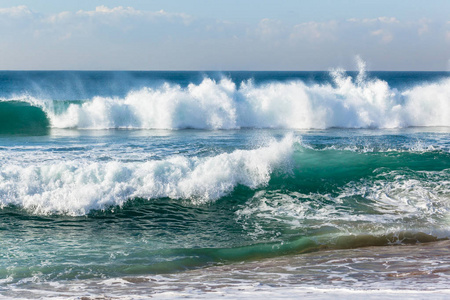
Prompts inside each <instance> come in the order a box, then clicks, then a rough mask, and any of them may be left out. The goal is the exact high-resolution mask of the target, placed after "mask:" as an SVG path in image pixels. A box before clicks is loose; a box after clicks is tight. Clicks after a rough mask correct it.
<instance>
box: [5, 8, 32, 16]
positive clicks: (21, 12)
mask: <svg viewBox="0 0 450 300" xmlns="http://www.w3.org/2000/svg"><path fill="white" fill-rule="evenodd" d="M0 14H1V15H9V16H11V17H23V16H28V15H31V14H32V13H31V10H29V9H28V7H26V6H25V5H20V6H14V7H7V8H0Z"/></svg>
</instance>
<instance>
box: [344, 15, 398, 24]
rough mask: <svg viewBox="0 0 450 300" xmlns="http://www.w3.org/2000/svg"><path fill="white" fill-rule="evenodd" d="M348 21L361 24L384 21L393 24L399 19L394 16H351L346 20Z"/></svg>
mask: <svg viewBox="0 0 450 300" xmlns="http://www.w3.org/2000/svg"><path fill="white" fill-rule="evenodd" d="M347 21H348V22H353V23H363V24H373V23H384V24H395V23H400V21H399V20H397V19H396V18H394V17H378V18H372V19H368V18H366V19H358V18H351V19H348V20H347Z"/></svg>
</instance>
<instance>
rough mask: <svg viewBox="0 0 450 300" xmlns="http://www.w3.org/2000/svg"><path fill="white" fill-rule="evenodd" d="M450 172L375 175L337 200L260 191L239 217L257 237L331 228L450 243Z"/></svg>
mask: <svg viewBox="0 0 450 300" xmlns="http://www.w3.org/2000/svg"><path fill="white" fill-rule="evenodd" d="M449 172H450V170H448V169H447V170H443V171H436V172H435V171H433V172H428V171H427V172H424V171H419V172H412V171H401V170H399V171H389V172H384V171H377V173H378V174H377V175H376V176H375V177H373V178H364V179H361V180H360V181H357V182H354V181H352V182H349V183H348V184H346V185H344V186H343V187H341V188H340V189H339V192H338V193H337V194H336V195H332V194H329V193H327V194H321V193H309V194H305V193H300V192H290V193H286V192H283V191H277V190H275V191H260V192H257V193H256V194H255V196H254V197H253V198H252V199H250V200H249V201H248V202H247V203H246V204H245V206H243V207H242V208H241V209H239V210H238V211H236V215H237V218H238V220H240V221H241V222H243V224H244V226H246V228H247V229H248V230H249V231H250V230H253V231H252V234H253V235H254V236H255V238H257V237H260V236H262V235H264V234H266V232H264V230H262V228H271V227H273V225H272V226H270V225H269V224H275V223H277V224H279V223H282V224H286V225H287V226H288V228H290V229H295V230H304V231H307V230H310V229H314V228H316V229H320V228H322V227H332V228H335V229H336V230H339V231H340V232H341V233H347V234H366V233H371V234H374V233H376V234H379V235H383V234H389V233H390V232H396V231H398V230H413V231H417V230H422V231H423V232H426V233H428V234H432V235H435V236H438V237H440V238H448V237H449V234H450V232H449V231H448V225H449V224H450V188H449V187H450V181H449V175H450V174H449ZM251 228H253V229H251Z"/></svg>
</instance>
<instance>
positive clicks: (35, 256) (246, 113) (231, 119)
mask: <svg viewBox="0 0 450 300" xmlns="http://www.w3.org/2000/svg"><path fill="white" fill-rule="evenodd" d="M0 219H1V223H0V240H1V247H0V295H3V296H5V297H25V298H27V297H37V296H39V295H41V296H42V297H62V298H64V297H68V296H72V295H78V296H80V297H81V296H83V295H86V294H83V291H86V290H89V293H88V294H87V295H94V296H95V295H99V294H102V291H103V289H104V288H105V287H104V285H101V284H100V282H103V283H105V282H106V283H108V282H109V281H108V280H118V278H119V279H121V278H125V279H127V280H128V281H126V282H125V283H123V282H122V281H123V280H122V281H120V280H119V281H117V282H119V283H120V284H121V286H123V285H124V284H125V285H126V284H134V285H136V284H141V285H140V287H141V288H143V289H144V288H145V285H146V284H147V285H148V284H150V283H151V282H152V281H155V280H156V281H157V280H160V278H162V277H158V276H169V277H170V276H181V277H183V276H184V277H186V278H191V277H192V278H193V279H192V280H193V282H194V283H199V282H202V281H203V280H206V279H205V278H204V277H203V276H206V274H209V275H208V276H212V275H211V274H212V273H211V272H216V273H214V274H215V275H214V276H216V277H214V276H213V277H214V278H216V279H215V280H216V281H213V282H217V280H218V279H217V278H218V277H219V274H222V275H221V276H222V277H220V278H221V279H220V280H222V281H223V280H224V278H225V277H227V276H228V275H229V276H230V278H231V277H232V275H231V273H232V272H231V271H230V270H228V271H224V270H225V269H220V268H226V267H227V266H239V267H236V268H240V272H241V273H239V274H242V272H245V270H246V268H250V267H252V268H253V267H254V265H253V264H255V261H257V262H259V261H265V262H266V264H267V259H269V261H280V262H281V261H283V259H284V258H285V257H290V258H292V257H297V261H296V262H294V261H290V262H286V261H283V264H285V266H286V267H289V264H292V266H294V265H295V266H296V268H300V267H299V266H298V260H302V259H304V258H303V257H308V259H309V260H310V261H315V260H318V261H320V260H319V257H320V256H321V255H324V254H322V253H330V252H329V251H335V252H332V253H340V254H339V255H338V254H333V255H338V256H339V257H338V258H336V257H333V259H335V261H340V260H345V259H350V257H352V255H354V252H348V251H350V250H352V249H356V250H358V249H359V250H358V251H363V250H361V249H365V248H362V247H368V246H378V247H379V248H373V249H386V247H385V246H390V248H389V247H388V248H389V249H399V248H398V247H400V249H405V251H406V250H408V251H410V252H409V253H414V252H415V251H417V252H418V251H419V250H420V249H422V248H420V249H419V248H418V247H419V246H418V245H422V243H425V242H438V243H442V241H443V240H445V239H448V238H449V237H450V76H449V73H448V72H364V71H360V72H344V71H342V70H334V71H331V72H223V73H218V72H25V71H23V72H0ZM439 241H441V242H439ZM411 244H413V245H416V246H417V247H416V248H414V247H413V248H411V247H412V246H405V245H411ZM392 245H397V246H396V247H394V246H392ZM439 245H442V244H439ZM445 245H447V244H444V246H441V248H438V250H439V251H441V252H442V251H444V252H445V249H447V250H448V245H447V246H445ZM401 247H403V248H401ZM408 247H409V248H408ZM442 247H443V248H442ZM344 249H350V250H344ZM371 249H372V248H371ZM442 249H444V250H442ZM327 251H328V252H327ZM336 251H337V252H336ZM339 251H341V252H339ZM345 251H347V252H345ZM372 251H373V252H374V254H373V257H372V258H371V259H372V260H373V261H374V260H375V259H376V258H378V257H379V255H378V254H377V251H378V250H372ZM379 251H380V253H381V251H386V250H379ZM392 251H394V250H392ZM395 251H397V250H395ZM436 251H437V250H436ZM439 251H437V252H439ZM441 252H439V253H441ZM352 253H353V254H352ZM358 253H361V252H358ZM427 253H428V254H424V255H425V258H424V259H425V260H426V259H428V261H429V265H430V266H429V267H430V269H427V270H425V271H424V270H422V271H423V272H425V273H424V274H425V275H426V274H438V275H439V274H440V275H439V276H438V275H436V276H437V277H429V278H428V277H427V279H426V280H425V282H426V283H427V287H434V288H435V289H439V288H442V286H443V285H442V284H441V283H442V281H445V280H448V277H449V275H450V274H449V271H448V270H449V268H447V269H445V268H444V266H447V265H449V264H450V263H449V262H448V259H447V260H445V259H443V258H442V256H440V258H436V257H438V256H439V255H437V254H436V253H435V252H433V250H429V251H428V252H427ZM426 255H428V258H427V257H426ZM447 256H448V255H447ZM386 257H387V256H386ZM411 257H414V255H412V254H411ZM322 258H323V257H322ZM366 258H367V257H366ZM369 260H370V259H369ZM411 260H412V261H414V259H413V258H411ZM399 261H402V259H401V258H398V259H397V263H398V262H399ZM414 262H415V264H413V266H408V268H412V270H414V268H416V269H417V270H419V271H421V269H420V267H418V265H420V264H423V261H422V262H421V260H416V261H414ZM305 263H306V262H305ZM383 263H385V262H383ZM433 263H434V264H433ZM263 265H264V263H262V262H261V263H260V266H263ZM338 265H339V266H341V265H340V264H338V263H336V264H333V263H331V264H329V265H326V266H322V267H319V266H316V269H315V270H316V271H317V269H321V270H322V271H323V272H324V273H327V272H334V273H335V274H338V273H339V272H340V273H339V274H340V276H341V277H342V278H344V277H345V276H347V275H348V274H350V273H351V272H350V271H349V269H347V270H346V271H342V270H341V269H339V268H338V267H337V266H338ZM381 265H382V263H381V262H380V264H379V265H377V266H378V267H375V266H373V265H372V266H370V265H367V264H364V265H363V267H361V270H360V272H359V275H358V276H359V277H358V276H356V277H355V278H356V279H355V278H353V280H356V281H358V280H359V282H364V280H368V281H370V280H369V279H367V278H369V277H370V276H372V275H370V274H375V273H376V274H378V273H377V272H387V271H386V270H387V268H385V269H383V268H382V267H380V266H381ZM436 265H437V266H438V267H439V268H440V269H439V268H438V271H439V272H437V271H436V268H437V267H436ZM433 266H434V267H433ZM403 267H404V268H406V266H404V265H402V268H403ZM214 268H216V269H214ZM266 268H267V269H266V270H270V272H272V273H273V274H275V273H276V272H281V271H280V270H277V271H276V272H275V271H274V270H273V266H266ZM377 268H381V269H379V270H378V269H377ZM400 269H401V268H400V267H398V268H397V269H395V266H393V267H392V268H391V269H390V270H392V272H394V273H395V274H402V273H401V272H400ZM211 270H216V271H211ZM255 270H256V269H255ZM408 270H409V269H408ZM422 271H421V272H422ZM435 271H436V272H435ZM192 272H197V273H192ZM208 272H209V273H208ZM255 272H256V271H255ZM270 272H269V273H270ZM283 272H287V271H286V270H284V271H283ZM283 272H281V273H283ZM399 272H400V273H399ZM411 272H412V271H411ZM411 272H410V273H411ZM426 272H428V273H426ZM433 272H434V273H433ZM394 273H392V274H394ZM192 274H196V275H195V276H194V275H192ZM226 274H228V275H226ZM277 274H278V273H277ZM283 274H284V273H283ZM302 274H303V275H302ZM311 274H312V273H308V274H306V273H301V272H300V273H298V274H296V276H304V278H309V277H308V276H312V275H311ZM383 274H384V273H383ZM386 274H387V273H386ZM389 274H391V273H389ZM405 274H406V273H405ZM408 274H409V273H408ZM411 274H413V273H411ZM414 274H415V273H414ZM414 274H413V275H414ZM284 275H286V274H284ZM291 275H292V276H294V275H295V274H291ZM316 275H317V274H316ZM316 275H314V276H315V277H314V276H312V279H311V281H314V284H315V285H318V284H319V285H320V284H326V283H329V282H328V281H329V280H330V279H329V277H326V276H325V277H324V276H322V273H320V274H318V275H317V276H316ZM189 276H191V277H189ZM261 276H262V275H261ZM280 276H281V275H280ZM408 276H409V275H408ZM408 276H406V277H408ZM169 277H168V278H169ZM181 277H177V278H178V279H179V278H181ZM281 277H282V276H281ZM391 277H392V276H391ZM400 277H401V276H400ZM130 278H131V279H130ZM155 278H156V279H155ZM170 278H171V279H170ZM170 278H169V279H170V280H175V279H173V278H174V277H170ZM202 278H203V279H202ZM283 278H284V277H283ZM302 278H303V277H302ZM342 278H341V279H342ZM402 278H403V277H402ZM408 278H409V277H408ZM433 278H434V279H433ZM436 278H437V279H436ZM169 279H167V280H165V281H164V280H163V281H162V282H164V284H167V282H170V280H169ZM229 280H231V279H229ZM248 280H249V279H248V278H241V277H239V280H238V279H236V280H235V281H233V282H234V283H233V284H235V283H236V281H238V282H240V283H242V284H244V283H245V284H248ZM252 280H253V281H254V282H260V281H261V280H262V279H261V278H260V279H252ZM258 280H259V281H258ZM277 280H278V279H272V281H270V282H272V284H273V282H275V281H277ZM371 280H372V281H370V284H371V285H370V284H369V286H372V287H377V288H379V286H378V285H376V284H377V283H379V282H380V279H379V278H375V279H373V278H372V279H371ZM408 280H409V279H408ZM422 280H424V279H423V278H422ZM427 280H428V281H427ZM206 281H207V280H206ZM231 281H232V280H231ZM381 281H382V280H381ZM149 282H150V283H149ZM411 282H412V285H411ZM94 283H95V284H94ZM191 283H192V282H191ZM77 284H79V286H78V290H77V289H75V288H74V286H77ZM230 284H231V283H229V285H230ZM284 284H285V287H286V286H288V287H295V286H297V285H300V286H301V285H302V284H303V283H299V282H296V283H295V284H294V283H292V282H291V281H289V282H288V281H286V282H284ZM406 284H407V285H408V286H409V287H410V288H414V284H415V282H414V280H412V281H411V280H409V281H405V285H406ZM416 284H417V288H421V285H420V283H417V282H416ZM94 285H95V286H94ZM185 285H186V284H185ZM393 285H395V284H391V285H389V282H387V283H386V286H385V287H387V288H390V287H392V286H393ZM61 286H64V287H65V288H61ZM80 286H81V287H80ZM269 286H270V284H269ZM344 286H345V287H351V284H348V285H344ZM381 286H383V285H381ZM130 289H131V288H130ZM130 289H128V290H127V291H128V292H126V293H131V292H130ZM39 290H41V291H42V290H45V291H47V292H42V293H43V294H39V293H37V292H36V291H39ZM144 290H145V289H144ZM161 290H162V291H163V292H167V290H164V288H160V291H161ZM77 291H78V292H77ZM33 293H34V294H33ZM126 293H125V294H126ZM142 293H143V294H145V293H149V292H148V290H146V292H142ZM152 293H154V292H152ZM153 295H154V296H155V294H153Z"/></svg>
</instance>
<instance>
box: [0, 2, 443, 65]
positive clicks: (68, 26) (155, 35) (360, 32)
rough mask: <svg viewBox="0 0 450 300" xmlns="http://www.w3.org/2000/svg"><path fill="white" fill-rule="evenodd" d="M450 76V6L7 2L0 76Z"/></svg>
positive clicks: (0, 34) (1, 12) (0, 20)
mask: <svg viewBox="0 0 450 300" xmlns="http://www.w3.org/2000/svg"><path fill="white" fill-rule="evenodd" d="M355 57H361V58H362V59H363V60H364V61H365V62H366V64H367V68H368V69H369V70H386V71H395V70H405V71H412V70H418V71H450V1H448V0H430V1H422V0H420V1H419V0H389V1H387V0H378V1H370V0H341V1H339V0H317V1H312V0H310V1H304V0H284V1H280V0H278V1H275V0H258V1H256V0H240V1H237V0H214V1H211V0H209V1H208V0H165V1H162V0H122V1H120V0H102V1H98V0H78V1H61V0H22V1H16V0H8V1H5V0H0V70H218V71H226V70H294V71H310V70H329V69H332V68H343V69H346V70H353V69H355V68H356V64H355Z"/></svg>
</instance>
